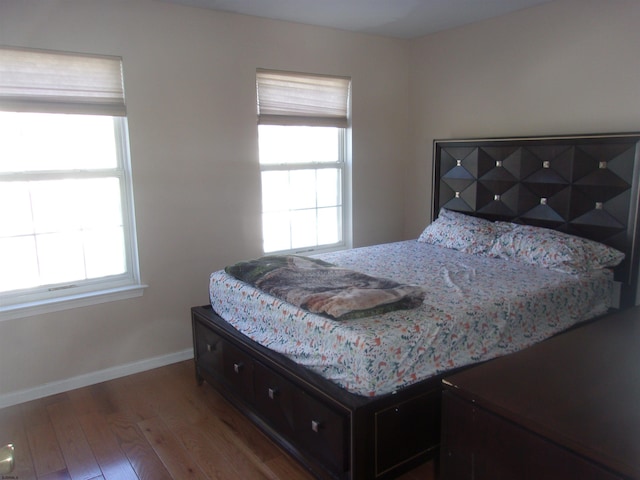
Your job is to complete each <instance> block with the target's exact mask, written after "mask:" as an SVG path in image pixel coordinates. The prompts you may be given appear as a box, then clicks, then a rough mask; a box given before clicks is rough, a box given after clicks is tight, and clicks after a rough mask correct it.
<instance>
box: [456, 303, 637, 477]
mask: <svg viewBox="0 0 640 480" xmlns="http://www.w3.org/2000/svg"><path fill="white" fill-rule="evenodd" d="M444 384H445V388H446V389H448V390H450V391H453V392H455V393H456V394H457V395H459V396H461V397H463V398H466V399H467V400H470V401H472V402H474V403H476V404H477V405H479V406H482V407H484V408H486V409H488V410H490V411H492V412H495V413H497V414H499V415H501V416H503V417H505V418H507V419H509V420H512V421H514V422H516V423H518V424H520V425H522V426H524V427H526V428H528V429H530V430H531V431H534V432H535V433H538V434H540V435H543V436H544V437H546V438H548V439H550V440H552V441H554V442H557V443H559V444H561V445H563V446H565V447H567V448H570V449H572V450H574V451H576V452H577V453H580V454H582V455H584V456H586V457H588V458H592V459H594V460H596V461H598V462H600V463H602V464H604V465H605V466H608V467H610V468H612V469H613V470H614V471H617V472H620V473H622V474H624V475H627V476H630V477H631V478H640V308H638V307H636V308H633V309H629V310H626V311H623V312H619V313H616V314H613V315H610V316H607V317H604V318H602V319H600V320H597V321H595V322H592V323H590V324H588V325H585V326H583V327H579V328H577V329H575V330H572V331H570V332H567V333H564V334H562V335H559V336H557V337H555V338H552V339H550V340H547V341H544V342H542V343H539V344H537V345H534V346H532V347H530V348H528V349H526V350H523V351H521V352H518V353H515V354H512V355H508V356H505V357H502V358H499V359H496V360H492V361H489V362H487V363H484V364H482V365H479V366H477V367H474V368H471V369H469V370H465V371H462V372H460V373H458V374H455V375H452V376H450V377H447V378H446V379H445V381H444Z"/></svg>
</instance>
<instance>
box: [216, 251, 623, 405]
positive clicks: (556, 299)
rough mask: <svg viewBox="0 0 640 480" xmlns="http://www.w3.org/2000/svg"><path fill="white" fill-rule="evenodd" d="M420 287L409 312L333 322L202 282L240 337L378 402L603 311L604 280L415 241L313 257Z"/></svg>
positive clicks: (227, 283) (596, 274) (224, 280)
mask: <svg viewBox="0 0 640 480" xmlns="http://www.w3.org/2000/svg"><path fill="white" fill-rule="evenodd" d="M317 257H318V258H321V259H323V260H326V261H328V262H331V263H333V264H336V265H339V266H342V267H344V268H349V269H352V270H356V271H359V272H362V273H366V274H369V275H373V276H377V277H384V278H390V279H392V280H396V281H398V282H402V283H408V284H413V285H420V286H422V287H424V289H425V290H426V291H427V294H426V297H425V300H424V302H423V304H422V305H421V306H420V307H418V308H415V309H411V310H397V311H394V312H389V313H385V314H383V315H379V316H375V317H368V318H360V319H354V320H347V321H336V320H332V319H330V318H326V317H324V316H320V315H316V314H312V313H309V312H307V311H305V310H302V309H300V308H297V307H295V306H293V305H291V304H289V303H286V302H284V301H281V300H279V299H277V298H275V297H273V296H271V295H268V294H266V293H264V292H261V291H259V290H256V289H255V288H253V287H251V286H249V285H247V284H245V283H243V282H241V281H239V280H236V279H235V278H234V277H232V276H230V275H228V274H227V273H225V272H224V270H220V271H216V272H213V273H212V274H211V277H210V282H209V293H210V300H211V305H212V307H213V309H214V310H215V311H216V312H217V313H218V315H220V316H221V317H222V318H223V319H224V320H226V321H227V322H228V323H229V324H231V325H232V326H233V327H234V328H236V329H237V330H238V331H240V332H241V333H243V334H245V335H246V336H248V337H249V338H251V339H252V340H254V341H256V342H258V343H259V344H261V345H263V346H265V347H267V348H269V349H272V350H274V351H277V352H279V353H281V354H283V355H286V356H287V357H289V358H290V359H292V360H294V361H295V362H296V363H299V364H301V365H304V366H305V367H307V368H309V369H311V370H313V371H315V372H316V373H318V374H320V375H322V376H323V377H325V378H327V379H329V380H331V381H333V382H334V383H336V384H337V385H339V386H341V387H342V388H344V389H346V390H348V391H349V392H352V393H355V394H358V395H364V396H377V395H383V394H387V393H391V392H394V391H396V390H398V389H401V388H403V387H406V386H408V385H411V384H413V383H416V382H419V381H421V380H424V379H426V378H428V377H431V376H433V375H437V374H439V373H442V372H444V371H447V370H451V369H454V368H458V367H463V366H465V365H469V364H472V363H477V362H480V361H484V360H488V359H491V358H494V357H497V356H501V355H504V354H507V353H511V352H514V351H517V350H521V349H523V348H525V347H527V346H529V345H532V344H534V343H536V342H539V341H541V340H543V339H545V338H548V337H550V336H552V335H554V334H556V333H558V332H560V331H562V330H565V329H567V328H569V327H570V326H572V325H574V324H576V323H579V322H581V321H584V320H587V319H590V318H593V317H595V316H597V315H600V314H602V313H604V312H606V311H607V309H608V308H609V306H610V303H611V295H612V289H613V275H612V273H611V272H610V271H608V270H595V271H592V272H589V273H585V274H581V275H569V274H566V273H561V272H556V271H553V270H549V269H545V268H540V267H536V266H531V265H526V264H522V263H518V262H513V261H507V260H501V259H496V258H489V257H483V256H476V255H470V254H466V253H462V252H459V251H457V250H452V249H447V248H442V247H438V246H434V245H429V244H426V243H422V242H418V241H416V240H410V241H404V242H396V243H390V244H384V245H376V246H371V247H364V248H356V249H351V250H346V251H340V252H333V253H327V254H322V255H317Z"/></svg>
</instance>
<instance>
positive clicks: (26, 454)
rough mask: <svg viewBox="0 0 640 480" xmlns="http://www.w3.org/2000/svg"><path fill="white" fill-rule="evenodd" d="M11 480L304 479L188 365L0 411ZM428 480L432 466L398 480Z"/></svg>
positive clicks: (431, 479)
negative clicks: (11, 458)
mask: <svg viewBox="0 0 640 480" xmlns="http://www.w3.org/2000/svg"><path fill="white" fill-rule="evenodd" d="M6 443H13V444H14V446H15V459H16V467H15V470H14V471H13V472H12V473H11V474H9V475H5V476H4V477H2V478H4V479H16V480H29V479H37V480H63V479H72V480H129V479H132V480H134V479H141V480H146V479H149V480H163V479H177V480H182V479H190V480H191V479H193V480H213V479H224V480H312V477H311V475H309V473H307V472H306V471H305V470H303V469H302V468H301V467H300V466H299V465H298V463H297V462H295V461H294V460H292V459H291V458H290V457H288V456H287V455H286V454H285V453H283V452H282V451H281V450H280V449H279V448H278V447H276V446H275V445H274V444H273V443H272V442H271V441H270V440H269V439H268V438H267V437H266V436H264V435H263V434H262V432H260V431H259V430H258V429H257V428H256V427H254V426H253V425H252V424H251V423H250V422H248V421H247V420H246V419H245V418H243V417H242V415H240V414H239V413H238V412H237V411H236V410H235V409H234V408H233V406H231V405H230V404H229V403H228V402H227V401H226V400H225V399H224V398H222V397H221V396H220V395H219V394H218V393H217V392H216V391H215V390H214V389H213V388H211V387H210V386H209V385H208V384H206V383H205V384H204V385H202V386H198V385H197V384H196V381H195V375H194V369H193V362H192V361H191V360H188V361H184V362H179V363H176V364H173V365H169V366H166V367H162V368H158V369H155V370H150V371H147V372H143V373H139V374H136V375H131V376H128V377H123V378H119V379H116V380H111V381H108V382H104V383H100V384H97V385H92V386H89V387H85V388H80V389H77V390H72V391H69V392H66V393H62V394H59V395H53V396H50V397H47V398H43V399H39V400H34V401H32V402H27V403H24V404H20V405H15V406H12V407H7V408H4V409H0V445H4V444H6ZM400 479H401V480H435V479H436V475H435V473H434V465H433V462H430V463H427V464H425V465H423V466H421V467H419V468H417V469H415V470H412V471H411V472H409V473H407V474H405V475H403V476H402V477H400Z"/></svg>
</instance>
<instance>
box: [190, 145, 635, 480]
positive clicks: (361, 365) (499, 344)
mask: <svg viewBox="0 0 640 480" xmlns="http://www.w3.org/2000/svg"><path fill="white" fill-rule="evenodd" d="M639 142H640V135H636V134H621V135H606V136H605V135H590V136H572V137H547V138H519V139H483V140H456V141H452V140H448V141H436V142H435V143H434V185H433V191H434V198H433V214H434V218H435V221H434V222H433V223H432V224H431V225H430V226H429V227H427V228H426V229H425V232H423V234H422V235H421V236H420V238H418V239H415V240H410V241H405V242H396V243H394V244H389V245H380V246H372V247H365V248H363V249H354V250H352V251H349V252H335V253H331V254H325V255H322V256H321V259H322V260H324V261H327V262H329V263H331V264H333V265H338V266H340V267H342V268H348V269H353V270H354V271H357V272H363V273H365V274H368V275H371V276H373V277H375V278H378V277H380V276H383V277H388V278H393V279H394V280H397V281H399V282H401V284H402V285H418V286H422V287H423V290H424V301H423V302H422V303H421V304H420V305H419V306H418V307H416V308H406V309H400V310H394V311H390V312H387V313H384V314H382V315H377V316H372V317H369V316H365V317H363V318H357V317H356V318H351V319H347V320H344V319H335V318H327V316H326V315H323V314H318V313H310V312H308V311H307V310H305V309H300V308H295V307H293V306H292V305H290V304H289V303H288V302H285V301H283V300H279V299H277V298H275V297H273V296H271V295H269V294H267V293H264V292H261V291H259V290H256V289H254V288H253V287H250V286H249V285H247V284H246V283H244V282H242V281H240V280H237V279H236V278H234V277H233V276H231V275H229V273H227V272H224V271H220V272H214V273H213V274H212V276H211V281H210V285H209V288H210V296H211V305H208V306H203V307H194V308H193V309H192V319H193V331H194V350H195V364H196V376H197V379H198V381H200V382H202V381H205V380H206V381H207V382H208V383H211V384H212V385H213V386H215V387H216V388H218V389H219V390H220V391H221V393H223V394H224V395H225V396H226V397H227V398H228V399H229V400H230V401H231V402H232V403H234V404H235V405H236V406H237V407H238V408H239V409H240V410H241V411H243V412H244V413H245V414H246V415H247V416H248V417H249V418H251V419H252V420H253V421H254V422H255V423H256V424H257V425H258V426H259V427H260V428H262V429H263V430H264V431H265V432H266V433H267V434H268V435H269V436H270V437H271V438H273V439H274V440H275V441H276V442H277V443H278V444H279V445H280V446H281V447H282V448H284V449H285V450H286V451H288V452H289V453H290V454H291V455H292V456H293V457H295V458H296V459H298V460H299V461H300V462H301V463H302V464H303V465H304V466H305V467H306V468H308V469H309V471H310V472H311V473H313V474H314V475H315V476H316V477H318V478H338V479H365V478H376V479H377V478H380V479H382V478H393V477H395V476H397V475H399V474H400V473H402V472H404V471H406V470H408V469H410V468H412V467H414V466H415V465H417V464H419V463H421V462H423V461H425V460H426V459H429V458H433V457H435V456H436V455H437V449H438V444H439V438H440V433H439V424H440V393H441V388H440V381H441V378H442V376H443V375H444V374H448V373H451V372H452V371H454V370H456V369H460V368H466V367H468V366H469V365H472V364H474V363H478V362H482V361H485V360H487V359H489V358H493V357H495V356H500V355H505V354H508V353H510V352H513V351H517V350H520V349H523V348H526V347H527V346H528V345H531V344H533V343H536V342H539V341H541V340H543V339H544V338H548V337H549V336H552V335H555V334H558V333H559V332H562V331H564V330H566V329H568V328H571V327H573V326H574V325H575V324H577V323H580V322H583V321H586V320H589V319H592V318H596V317H598V316H599V315H601V314H603V313H605V312H606V311H607V310H608V309H610V308H611V307H612V306H613V307H618V308H626V307H627V306H630V305H632V304H634V303H635V297H636V291H637V276H638V271H637V270H638V261H637V251H636V246H635V239H636V235H637V218H636V217H637V207H638V175H639V172H638V163H639V162H637V157H638V152H639V151H640V150H639V149H638V146H639ZM469 232H471V234H470V235H468V234H469ZM556 232H560V234H557V233H556ZM564 234H571V235H572V237H565V236H564ZM558 235H559V236H560V238H562V239H565V238H572V239H576V238H577V237H580V238H581V239H582V238H583V239H589V240H596V241H597V242H598V243H597V244H593V243H591V242H586V244H587V245H589V249H587V248H586V247H584V242H583V241H582V240H577V239H576V240H575V241H576V242H577V244H578V245H579V250H580V252H581V253H584V252H585V251H587V255H586V257H581V259H580V262H585V261H586V262H596V263H597V262H599V265H598V268H585V269H581V268H577V267H576V263H575V262H568V263H567V262H566V261H565V258H564V257H563V256H562V255H563V253H564V252H563V251H554V250H549V249H545V248H544V245H545V244H544V242H546V241H547V240H549V239H551V240H553V241H555V240H556V236H558ZM485 237H486V238H485ZM547 237H548V238H547ZM497 239H500V241H499V242H498V241H497ZM523 241H531V242H533V243H537V244H538V245H537V246H536V248H537V250H536V248H533V249H526V248H522V242H523ZM573 241H574V240H572V242H573ZM518 242H519V243H518ZM540 244H542V247H541V245H540ZM593 245H597V246H596V247H593ZM605 245H607V246H608V247H605ZM563 246H564V244H563ZM516 247H517V248H516ZM609 247H613V248H609ZM592 248H593V250H592ZM443 252H444V253H443ZM523 252H524V253H523ZM541 252H542V253H541ZM550 252H551V253H550ZM612 252H614V253H612ZM615 252H621V253H622V254H624V259H623V260H622V261H621V262H620V263H618V260H620V259H619V258H618V259H616V260H615V261H614V260H613V259H611V258H609V257H610V255H613V256H615ZM445 253H446V254H445ZM515 257H517V258H515ZM559 258H560V260H562V261H560V267H558V264H557V263H554V262H557V261H558V259H559ZM426 259H429V260H428V261H427V260H426ZM580 262H578V263H579V265H582V263H580ZM614 264H616V266H615V267H612V265H614ZM541 265H542V266H541ZM567 265H568V266H567ZM590 265H591V263H590ZM417 266H420V268H418V267H417ZM567 268H569V270H567ZM576 268H577V269H576ZM432 278H438V279H439V283H436V284H433V283H428V282H429V281H430V279H432ZM425 285H428V286H427V287H425ZM434 285H435V286H434Z"/></svg>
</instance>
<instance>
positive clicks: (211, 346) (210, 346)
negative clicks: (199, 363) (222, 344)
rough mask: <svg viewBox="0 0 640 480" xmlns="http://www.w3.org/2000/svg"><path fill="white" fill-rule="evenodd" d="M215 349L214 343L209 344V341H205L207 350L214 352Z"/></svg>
mask: <svg viewBox="0 0 640 480" xmlns="http://www.w3.org/2000/svg"><path fill="white" fill-rule="evenodd" d="M215 350H216V346H215V345H211V344H210V343H207V352H214V351H215Z"/></svg>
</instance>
